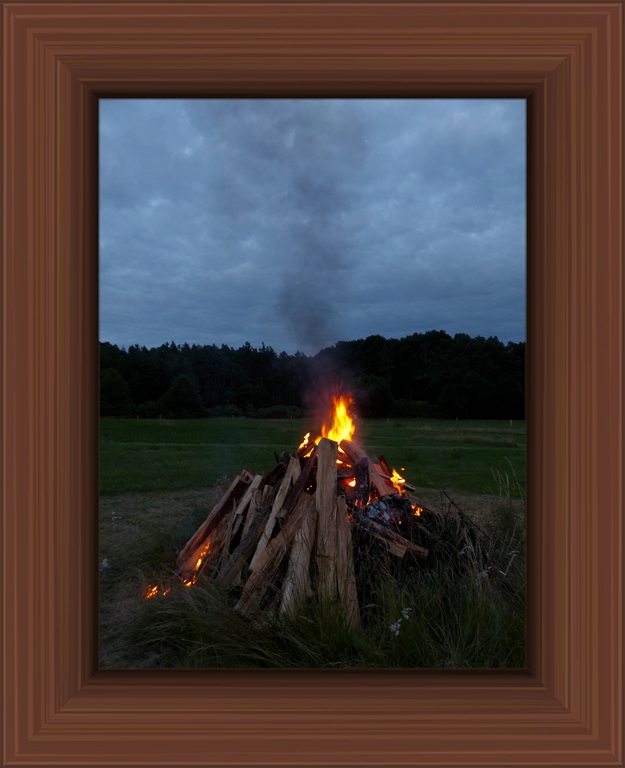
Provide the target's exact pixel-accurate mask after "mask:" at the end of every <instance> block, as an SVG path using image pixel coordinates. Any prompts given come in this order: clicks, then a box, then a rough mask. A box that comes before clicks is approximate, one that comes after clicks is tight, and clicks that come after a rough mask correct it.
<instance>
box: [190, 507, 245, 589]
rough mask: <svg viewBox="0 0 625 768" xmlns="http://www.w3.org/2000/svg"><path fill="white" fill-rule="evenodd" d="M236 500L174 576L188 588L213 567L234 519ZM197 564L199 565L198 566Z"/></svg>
mask: <svg viewBox="0 0 625 768" xmlns="http://www.w3.org/2000/svg"><path fill="white" fill-rule="evenodd" d="M235 507H236V500H235V499H233V500H232V508H231V509H230V513H226V514H224V515H223V516H222V517H221V518H220V520H219V522H217V523H215V524H214V527H213V528H212V529H211V531H210V535H208V536H207V537H206V538H205V539H204V540H203V541H201V542H200V543H199V544H198V546H197V547H196V548H195V550H194V551H193V552H191V553H190V554H189V556H188V557H187V559H186V560H185V561H184V563H181V564H180V565H179V566H178V568H177V570H176V575H177V576H178V578H179V579H180V580H181V581H182V582H183V584H186V585H187V586H189V583H192V584H195V580H196V577H197V576H198V575H199V574H200V573H201V572H202V571H204V570H206V569H210V568H212V567H213V565H214V564H215V562H216V561H217V559H218V558H219V555H220V553H221V551H222V548H223V545H224V543H225V540H226V538H227V536H228V529H229V527H230V523H231V521H232V519H233V517H234V510H235ZM198 563H199V565H198Z"/></svg>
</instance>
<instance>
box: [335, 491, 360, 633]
mask: <svg viewBox="0 0 625 768" xmlns="http://www.w3.org/2000/svg"><path fill="white" fill-rule="evenodd" d="M336 530H337V558H336V582H337V589H338V595H339V601H340V602H341V604H342V606H343V610H344V611H345V615H346V616H347V620H348V621H349V623H350V625H351V626H352V627H355V626H357V625H358V624H359V623H360V608H359V607H358V591H357V589H356V574H355V572H354V552H353V549H352V529H351V526H350V524H349V519H348V517H347V507H346V505H345V498H344V497H343V496H339V497H338V498H337V500H336Z"/></svg>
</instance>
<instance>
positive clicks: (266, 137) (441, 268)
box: [100, 99, 526, 354]
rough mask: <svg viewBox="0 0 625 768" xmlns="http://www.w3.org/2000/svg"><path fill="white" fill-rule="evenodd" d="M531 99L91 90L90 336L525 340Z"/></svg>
mask: <svg viewBox="0 0 625 768" xmlns="http://www.w3.org/2000/svg"><path fill="white" fill-rule="evenodd" d="M525 106H526V105H525V101H524V100H520V99H514V100H512V99H507V100H494V99H479V100H443V99H435V100H420V99H419V100H417V99H415V100H381V99H363V100H360V99H347V100H334V99H332V100H303V99H302V100H291V99H285V100H265V99H259V100H242V99H223V100H219V99H215V100H177V99H154V100H147V99H141V100H134V99H133V100H126V99H101V100H100V339H101V340H102V341H110V342H112V343H115V344H118V345H120V346H125V347H128V346H129V345H131V344H140V345H145V346H147V347H151V346H159V345H160V344H163V343H164V342H168V341H175V342H177V343H183V342H188V343H190V344H193V343H197V344H217V345H221V344H228V345H229V346H234V347H239V346H241V345H242V344H243V343H245V342H246V341H249V342H250V343H251V344H252V346H255V347H257V346H260V344H261V343H263V342H264V343H265V344H267V345H269V346H271V347H273V348H274V349H275V350H276V351H277V352H281V351H282V350H286V351H287V352H289V353H292V352H294V351H295V350H297V349H299V350H300V351H302V352H305V353H306V354H313V353H315V352H317V351H318V350H319V349H320V348H322V347H326V346H330V345H332V344H334V343H336V342H337V341H342V340H351V339H359V338H365V337H366V336H370V335H372V334H381V335H382V336H386V337H387V338H401V337H403V336H407V335H409V334H412V333H417V332H424V331H428V330H432V329H434V330H444V331H447V332H448V333H450V334H452V335H453V334H455V333H468V334H470V335H471V336H476V335H481V336H486V337H488V336H498V337H499V339H500V340H501V341H504V342H507V341H524V340H525V247H526V242H525V213H526V211H525V174H526V158H525V151H526V149H525V147H526V142H525Z"/></svg>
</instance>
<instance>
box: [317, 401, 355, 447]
mask: <svg viewBox="0 0 625 768" xmlns="http://www.w3.org/2000/svg"><path fill="white" fill-rule="evenodd" d="M332 402H333V403H334V412H333V414H332V424H331V425H330V427H328V426H327V425H326V424H324V425H323V426H322V427H321V437H327V438H328V439H329V440H334V441H335V442H337V443H340V442H341V440H351V439H352V437H353V435H354V432H355V431H356V425H355V424H354V421H353V419H352V416H351V414H350V412H349V409H350V406H351V405H352V404H353V402H354V401H353V400H352V398H351V397H345V396H343V395H338V396H337V395H335V396H334V397H333V398H332ZM319 439H320V438H317V441H316V442H319Z"/></svg>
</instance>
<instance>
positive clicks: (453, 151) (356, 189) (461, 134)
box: [98, 98, 527, 670]
mask: <svg viewBox="0 0 625 768" xmlns="http://www.w3.org/2000/svg"><path fill="white" fill-rule="evenodd" d="M98 111H99V230H98V242H99V347H100V348H99V362H100V436H99V437H100V440H99V450H100V458H99V468H100V496H99V523H98V541H99V555H98V572H99V663H100V668H101V669H111V670H112V669H149V668H154V669H165V668H169V669H216V668H220V669H226V668H230V669H236V668H245V669H254V668H274V669H275V668H282V669H306V668H326V669H335V668H343V669H356V668H357V669H376V668H378V669H393V668H411V669H503V668H507V669H521V668H524V667H525V666H526V509H525V498H526V487H525V484H526V429H525V419H526V325H527V300H526V294H527V274H526V273H527V254H526V251H527V210H526V206H527V135H526V133H527V128H526V126H527V102H526V100H525V99H523V98H518V99H517V98H501V99H495V98H464V99H452V98H432V99H416V98H404V99H358V98H350V99H328V98H323V99H312V98H307V99H304V98H301V99H291V98H284V99H276V98H273V99H265V98H254V99H252V98H249V99H248V98H227V99H219V98H211V99H200V98H197V99H190V98H175V99H174V98H171V99H164V98H142V99H135V98H124V99H116V98H102V99H100V101H99V106H98Z"/></svg>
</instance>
